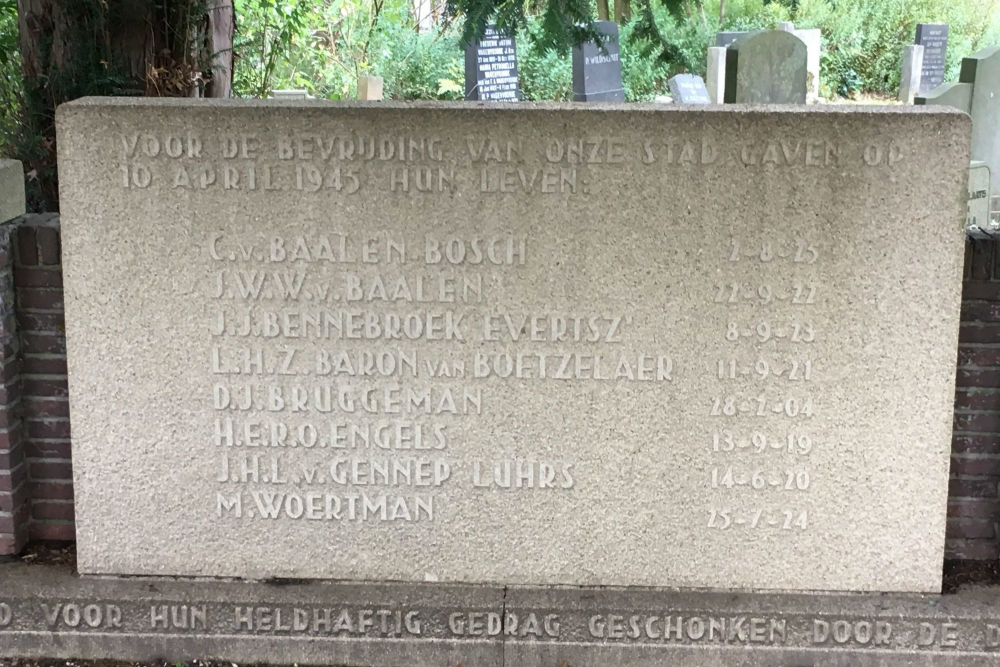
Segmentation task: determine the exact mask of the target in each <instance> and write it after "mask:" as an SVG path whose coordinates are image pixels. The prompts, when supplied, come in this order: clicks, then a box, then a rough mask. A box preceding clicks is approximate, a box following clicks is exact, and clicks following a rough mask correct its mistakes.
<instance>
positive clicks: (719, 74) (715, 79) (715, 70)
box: [705, 46, 726, 104]
mask: <svg viewBox="0 0 1000 667" xmlns="http://www.w3.org/2000/svg"><path fill="white" fill-rule="evenodd" d="M705 79H706V81H705V85H706V87H707V88H708V97H709V99H710V100H711V101H712V104H722V103H723V102H724V101H725V96H726V48H725V47H722V46H710V47H708V64H707V66H706V68H705Z"/></svg>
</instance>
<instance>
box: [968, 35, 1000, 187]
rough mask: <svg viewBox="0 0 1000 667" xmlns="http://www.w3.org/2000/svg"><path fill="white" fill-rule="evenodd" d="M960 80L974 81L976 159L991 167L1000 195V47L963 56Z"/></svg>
mask: <svg viewBox="0 0 1000 667" xmlns="http://www.w3.org/2000/svg"><path fill="white" fill-rule="evenodd" d="M960 80H961V81H962V82H964V83H971V84H972V104H971V108H970V111H969V114H970V115H971V116H972V159H974V160H982V161H983V162H985V163H986V164H988V165H989V166H990V174H992V175H993V178H992V188H993V193H994V194H1000V178H998V177H997V176H996V175H997V174H1000V46H990V47H987V48H985V49H982V50H980V51H977V52H976V53H974V54H973V55H971V56H969V57H968V58H963V59H962V70H961V75H960Z"/></svg>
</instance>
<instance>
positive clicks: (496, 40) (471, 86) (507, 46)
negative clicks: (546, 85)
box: [465, 25, 521, 102]
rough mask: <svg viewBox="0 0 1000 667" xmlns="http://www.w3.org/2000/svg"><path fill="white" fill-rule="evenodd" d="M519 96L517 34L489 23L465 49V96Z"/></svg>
mask: <svg viewBox="0 0 1000 667" xmlns="http://www.w3.org/2000/svg"><path fill="white" fill-rule="evenodd" d="M520 97H521V91H520V90H519V89H518V87H517V48H516V46H515V44H514V36H513V35H508V34H505V33H503V32H500V31H499V30H498V29H497V27H496V26H493V25H491V26H487V28H486V32H485V34H484V35H483V38H482V39H481V40H479V41H478V42H476V43H474V44H471V45H470V46H469V47H468V48H466V49H465V99H467V100H483V101H496V102H516V101H517V100H518V99H519V98H520Z"/></svg>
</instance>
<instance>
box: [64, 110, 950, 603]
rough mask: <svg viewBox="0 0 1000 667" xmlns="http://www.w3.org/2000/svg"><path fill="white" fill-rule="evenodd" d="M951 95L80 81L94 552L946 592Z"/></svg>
mask: <svg viewBox="0 0 1000 667" xmlns="http://www.w3.org/2000/svg"><path fill="white" fill-rule="evenodd" d="M968 123H969V121H968V117H967V116H965V115H963V114H960V113H957V112H955V111H952V110H948V109H942V108H928V107H923V108H918V107H906V108H901V109H897V108H891V107H886V108H880V109H865V110H863V111H851V110H841V109H837V110H834V111H827V110H818V109H817V110H812V111H810V112H800V111H789V110H777V109H771V110H751V109H740V110H735V111H723V110H704V109H700V110H693V109H685V108H683V107H679V105H678V106H676V107H674V108H668V109H664V108H662V107H656V106H640V107H637V108H636V109H635V110H622V109H619V110H608V109H598V108H587V107H583V106H579V105H576V106H572V105H564V106H546V107H542V108H536V107H527V108H523V109H518V108H513V109H503V110H501V109H489V108H483V107H481V106H480V105H465V104H460V103H459V104H455V105H448V106H441V105H434V104H400V103H393V102H386V103H385V104H380V105H378V106H377V107H372V106H371V105H352V104H330V105H322V106H317V105H311V104H308V103H302V104H300V105H296V104H295V103H288V104H285V105H281V106H279V105H274V104H270V105H269V104H259V105H253V104H251V105H248V104H246V103H245V102H241V101H233V102H227V101H211V102H205V101H187V100H146V99H124V98H116V99H103V98H102V99H85V100H81V101H77V102H73V103H70V104H67V105H63V106H62V107H60V109H59V114H58V131H59V165H60V187H61V188H62V196H61V205H62V229H63V248H64V256H63V257H64V271H65V285H66V287H65V290H66V291H65V301H66V336H67V356H68V364H69V382H70V404H71V410H72V414H73V436H74V437H73V469H74V475H75V487H74V490H75V494H76V520H77V530H78V567H79V570H80V571H81V572H82V573H86V574H106V573H110V574H144V575H152V574H158V575H188V576H221V577H249V578H256V579H266V578H271V577H290V578H298V577H308V578H333V579H345V580H365V581H384V580H392V581H442V582H470V583H477V582H492V583H498V584H503V583H518V584H565V585H583V584H593V585H614V586H647V585H648V586H695V587H716V588H732V589H783V590H789V589H801V590H851V591H859V590H886V591H892V590H898V591H934V590H938V589H939V588H940V583H941V562H942V554H943V545H944V522H945V506H946V499H947V484H948V458H949V452H950V447H951V444H950V443H951V425H952V416H953V398H954V375H955V353H954V351H955V348H956V344H957V331H958V314H959V300H960V288H961V276H962V260H963V251H964V245H963V244H964V241H963V235H962V224H961V223H962V221H963V220H964V217H965V202H964V201H963V199H964V197H962V196H960V195H961V194H963V192H964V187H965V178H966V174H967V171H966V168H967V164H968V161H969V152H968V145H967V140H966V139H965V137H967V136H968ZM704 192H711V193H712V196H711V197H709V198H706V197H704V195H703V193H704ZM846 193H850V196H846ZM720 221H724V224H720ZM900 238H906V239H907V243H900V242H899V239H900ZM928 313H932V314H933V317H928V315H927V314H928ZM734 554H738V557H734Z"/></svg>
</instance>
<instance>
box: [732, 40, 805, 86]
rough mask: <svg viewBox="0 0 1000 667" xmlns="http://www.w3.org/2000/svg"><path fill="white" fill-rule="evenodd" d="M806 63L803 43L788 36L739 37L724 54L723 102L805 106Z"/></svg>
mask: <svg viewBox="0 0 1000 667" xmlns="http://www.w3.org/2000/svg"><path fill="white" fill-rule="evenodd" d="M808 63H809V54H808V50H807V48H806V43H805V42H803V41H802V40H801V39H800V38H798V37H796V36H795V35H793V34H792V33H790V32H786V31H784V30H767V31H763V32H754V33H750V34H749V35H747V36H746V37H741V38H740V39H738V40H736V41H735V42H734V43H733V44H732V45H731V46H730V47H729V51H728V53H727V54H726V102H730V103H732V102H737V103H747V104H805V102H806V94H807V92H808V89H809V67H808Z"/></svg>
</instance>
